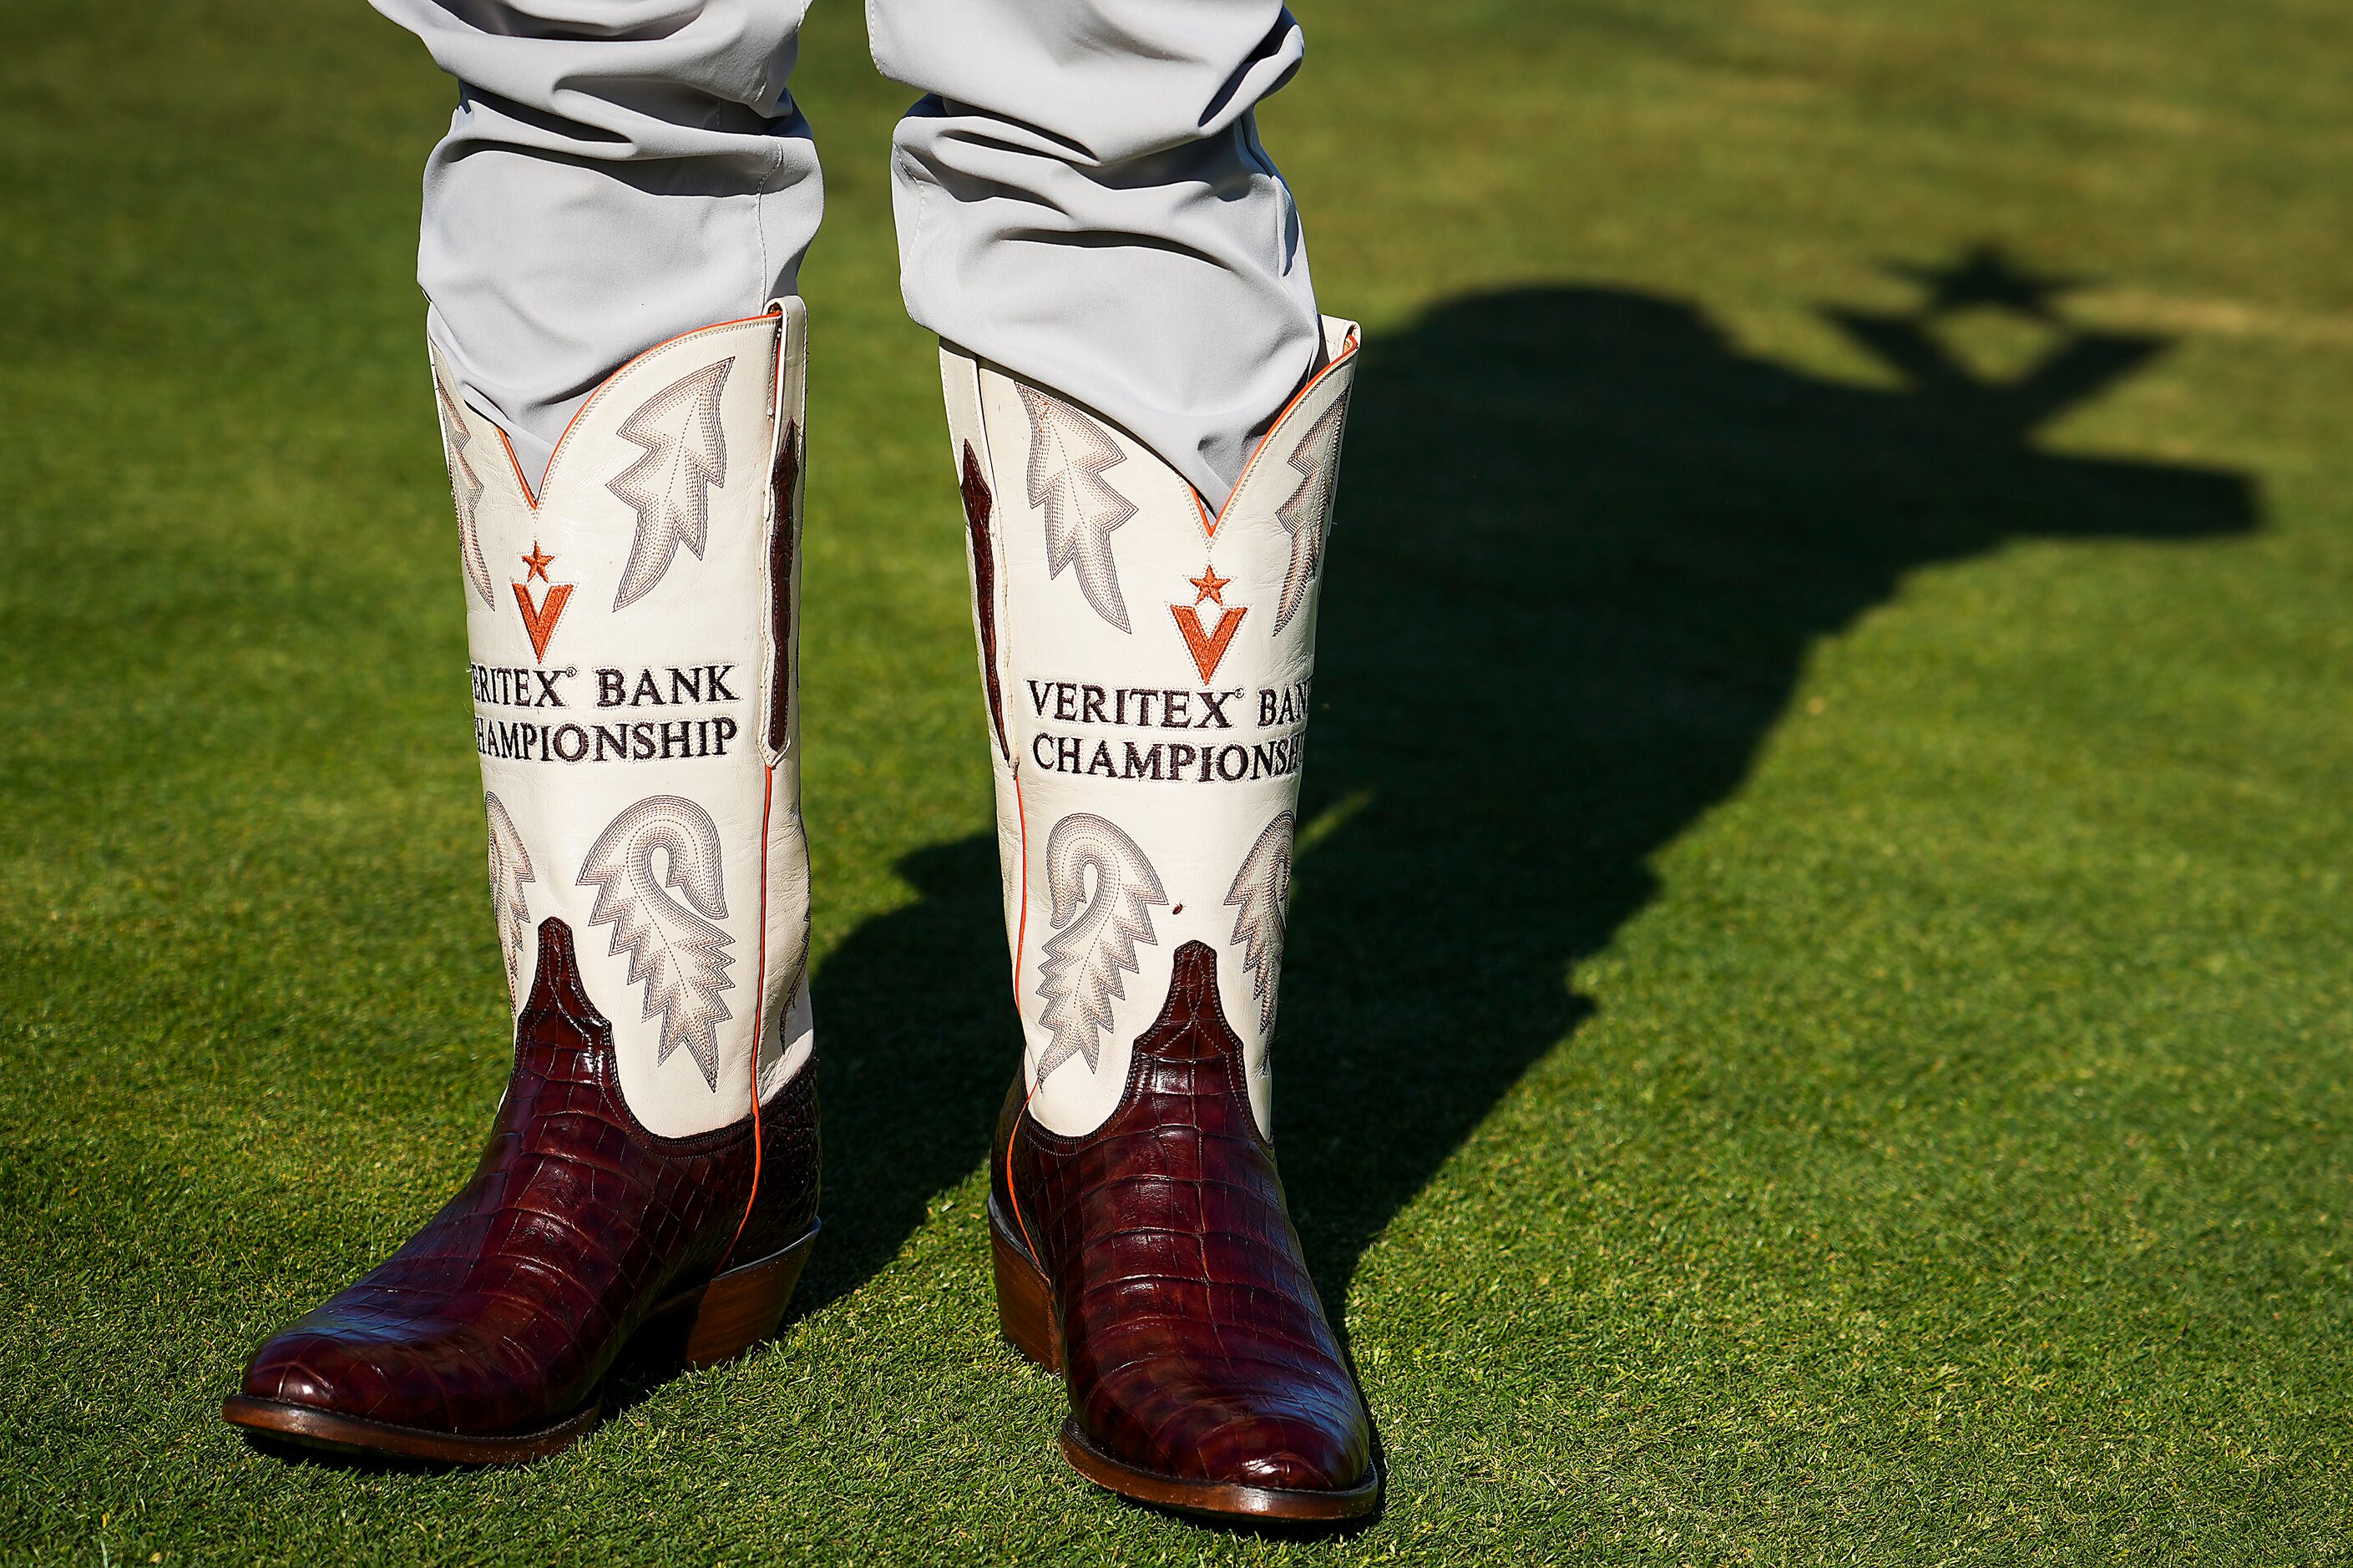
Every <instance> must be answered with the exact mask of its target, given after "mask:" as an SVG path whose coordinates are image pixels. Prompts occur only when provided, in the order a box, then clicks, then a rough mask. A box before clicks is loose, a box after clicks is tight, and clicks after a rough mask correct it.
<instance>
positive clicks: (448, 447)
mask: <svg viewBox="0 0 2353 1568" xmlns="http://www.w3.org/2000/svg"><path fill="white" fill-rule="evenodd" d="M433 396H434V400H435V401H436V402H437V403H438V404H439V405H440V414H441V450H442V454H443V456H444V457H446V458H448V464H449V499H450V500H452V501H453V502H455V503H456V504H457V508H458V544H459V556H460V557H461V558H462V559H463V560H464V562H465V563H466V581H467V582H469V583H470V584H473V588H474V592H475V593H477V594H479V595H481V596H482V603H483V604H485V605H494V601H493V600H492V598H491V563H489V562H488V561H486V560H484V559H483V558H482V534H481V530H480V527H479V526H478V525H477V524H476V523H475V521H474V510H475V508H476V507H477V506H479V505H480V502H481V499H482V481H481V479H480V476H478V475H477V474H476V473H475V472H474V465H473V463H472V462H471V461H470V459H469V458H467V456H466V447H467V446H468V444H469V443H470V442H471V441H472V440H473V438H474V433H473V431H472V430H471V429H470V428H468V427H467V425H466V418H465V416H464V415H462V414H460V413H459V412H458V398H457V395H456V394H454V393H452V392H451V391H450V390H449V384H448V382H446V381H444V380H443V379H442V378H441V371H440V367H439V366H438V365H437V366H436V367H434V371H433ZM494 607H495V606H494Z"/></svg>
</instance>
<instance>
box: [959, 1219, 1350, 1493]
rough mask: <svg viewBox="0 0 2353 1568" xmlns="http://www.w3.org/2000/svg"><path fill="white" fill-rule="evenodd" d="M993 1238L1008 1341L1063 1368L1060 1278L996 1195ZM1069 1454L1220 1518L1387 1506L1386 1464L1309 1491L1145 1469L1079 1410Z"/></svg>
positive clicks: (1106, 1475) (1117, 1488)
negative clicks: (1051, 1275) (1345, 1483)
mask: <svg viewBox="0 0 2353 1568" xmlns="http://www.w3.org/2000/svg"><path fill="white" fill-rule="evenodd" d="M988 1240H989V1251H990V1255H991V1262H992V1263H993V1264H994V1265H995V1268H996V1273H997V1328H998V1330H999V1331H1001V1332H1002V1333H1003V1334H1004V1336H1005V1340H1006V1342H1007V1343H1008V1344H1010V1345H1011V1346H1012V1347H1013V1348H1014V1349H1015V1350H1017V1351H1018V1352H1021V1353H1022V1354H1023V1355H1024V1356H1026V1357H1028V1358H1029V1360H1030V1361H1033V1362H1035V1363H1038V1364H1039V1366H1042V1367H1044V1368H1045V1369H1046V1370H1047V1371H1048V1372H1053V1373H1059V1372H1060V1371H1061V1370H1062V1326H1061V1320H1060V1315H1059V1314H1058V1313H1056V1312H1055V1310H1054V1289H1053V1286H1052V1285H1051V1284H1050V1283H1049V1282H1048V1281H1047V1279H1046V1275H1045V1271H1044V1270H1042V1269H1040V1268H1039V1267H1038V1264H1037V1260H1036V1259H1034V1258H1031V1257H1030V1256H1029V1248H1028V1247H1025V1246H1024V1245H1022V1243H1021V1241H1020V1239H1019V1238H1018V1237H1016V1236H1014V1235H1013V1234H1012V1232H1011V1231H1010V1230H1009V1229H1008V1228H1007V1226H1006V1223H1005V1218H1004V1215H1001V1214H999V1213H998V1212H997V1200H996V1198H995V1197H994V1196H993V1195H992V1196H991V1197H990V1199H989V1201H988ZM1062 1457H1063V1458H1066V1459H1068V1460H1069V1461H1070V1462H1071V1468H1072V1469H1074V1470H1076V1471H1078V1472H1079V1474H1081V1475H1082V1476H1084V1477H1086V1479H1089V1480H1091V1481H1092V1482H1094V1484H1095V1485H1097V1486H1099V1487H1101V1488H1103V1489H1104V1490H1106V1491H1112V1492H1116V1493H1118V1494H1119V1495H1120V1496H1121V1497H1124V1498H1127V1499H1130V1500H1134V1501H1136V1502H1141V1503H1148V1504H1150V1505H1151V1506H1153V1507H1155V1508H1170V1509H1176V1510H1181V1511H1183V1512H1186V1513H1191V1514H1199V1515H1202V1516H1204V1517H1206V1518H1210V1519H1218V1520H1236V1519H1242V1520H1254V1521H1261V1522H1282V1523H1289V1524H1341V1523H1345V1522H1346V1521H1350V1520H1356V1519H1363V1518H1364V1517H1366V1515H1368V1514H1370V1513H1372V1512H1373V1511H1374V1510H1377V1509H1378V1508H1379V1507H1380V1506H1381V1471H1380V1467H1379V1466H1378V1465H1377V1464H1376V1465H1372V1466H1370V1467H1368V1468H1366V1472H1365V1479H1363V1480H1361V1481H1359V1482H1357V1483H1356V1485H1355V1486H1353V1487H1350V1488H1348V1489H1346V1490H1345V1491H1302V1490H1297V1489H1292V1488H1287V1487H1253V1486H1244V1485H1242V1484H1240V1483H1239V1482H1235V1481H1204V1480H1195V1479H1191V1478H1189V1477H1185V1476H1170V1475H1163V1474H1160V1473H1159V1472H1157V1471H1154V1470H1145V1469H1138V1468H1136V1467H1135V1466H1134V1465H1131V1464H1128V1463H1127V1462H1125V1461H1124V1460H1122V1459H1114V1458H1112V1457H1111V1456H1110V1455H1109V1454H1106V1453H1104V1452H1103V1450H1102V1449H1100V1448H1098V1447H1095V1446H1094V1445H1093V1443H1092V1442H1091V1441H1089V1440H1088V1437H1087V1436H1086V1433H1085V1432H1084V1430H1083V1429H1082V1428H1081V1426H1079V1418H1078V1415H1077V1414H1076V1413H1075V1412H1074V1413H1072V1415H1071V1417H1070V1419H1069V1420H1067V1421H1065V1422H1064V1423H1063V1424H1062Z"/></svg>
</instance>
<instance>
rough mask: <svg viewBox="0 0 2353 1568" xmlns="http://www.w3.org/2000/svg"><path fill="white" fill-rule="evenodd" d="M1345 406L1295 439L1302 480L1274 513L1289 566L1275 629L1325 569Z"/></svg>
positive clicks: (1295, 463)
mask: <svg viewBox="0 0 2353 1568" xmlns="http://www.w3.org/2000/svg"><path fill="white" fill-rule="evenodd" d="M1347 414H1348V400H1347V399H1346V398H1345V397H1342V398H1337V399H1335V400H1334V402H1333V404H1332V406H1331V407H1329V408H1327V409H1325V410H1324V412H1323V413H1322V414H1321V415H1319V416H1317V417H1316V420H1315V423H1314V424H1313V425H1310V426H1308V427H1307V428H1306V429H1305V430H1303V431H1302V432H1301V433H1300V437H1299V445H1298V446H1296V447H1293V448H1292V450H1291V466H1292V468H1294V469H1296V470H1297V471H1298V472H1299V474H1300V475H1301V478H1300V480H1299V488H1298V489H1295V490H1293V491H1292V492H1291V499H1290V500H1287V501H1284V502H1283V503H1282V505H1281V506H1280V507H1278V508H1276V509H1275V513H1274V515H1275V521H1278V522H1280V523H1282V526H1283V528H1284V529H1285V530H1286V531H1288V532H1289V533H1290V535H1291V565H1290V566H1289V568H1288V569H1286V570H1285V571H1284V573H1283V574H1282V598H1281V600H1280V601H1278V602H1277V604H1276V605H1275V608H1274V629H1275V630H1276V631H1281V630H1282V628H1283V627H1284V626H1288V625H1290V624H1291V617H1292V616H1294V615H1297V614H1298V613H1299V606H1300V605H1302V604H1303V603H1304V602H1305V601H1306V598H1307V584H1309V583H1311V582H1313V581H1314V577H1315V574H1316V573H1318V572H1320V571H1322V570H1323V568H1324V535H1325V533H1326V532H1327V531H1329V528H1330V525H1331V511H1332V477H1333V476H1332V469H1333V467H1334V465H1335V463H1336V462H1337V461H1338V459H1339V457H1340V430H1341V424H1342V421H1344V420H1345V418H1346V417H1347Z"/></svg>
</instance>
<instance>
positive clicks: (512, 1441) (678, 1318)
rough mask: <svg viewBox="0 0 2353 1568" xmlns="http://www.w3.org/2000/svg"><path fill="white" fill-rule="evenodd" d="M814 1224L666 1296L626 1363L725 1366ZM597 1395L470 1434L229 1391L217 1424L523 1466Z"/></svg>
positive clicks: (769, 1304) (317, 1441)
mask: <svg viewBox="0 0 2353 1568" xmlns="http://www.w3.org/2000/svg"><path fill="white" fill-rule="evenodd" d="M817 1236H818V1226H814V1225H813V1226H810V1227H809V1229H808V1234H807V1235H806V1236H804V1237H801V1238H800V1239H799V1240H798V1241H796V1242H794V1243H793V1244H792V1245H791V1246H789V1247H785V1248H784V1249H783V1250H782V1251H779V1252H775V1253H771V1254H770V1255H769V1256H767V1257H765V1258H760V1259H758V1260H757V1261H756V1262H752V1263H746V1264H744V1265H743V1266H741V1267H740V1268H730V1269H728V1270H726V1271H725V1272H724V1273H722V1274H717V1275H713V1276H712V1278H711V1279H710V1280H709V1281H707V1282H706V1283H704V1284H702V1285H700V1286H697V1287H696V1288H694V1289H691V1290H683V1291H681V1292H680V1293H679V1294H677V1295H675V1296H672V1297H671V1298H670V1299H669V1300H666V1301H664V1302H662V1303H661V1305H659V1306H658V1307H656V1308H655V1309H654V1310H653V1312H652V1314H651V1315H650V1316H649V1317H648V1318H647V1319H646V1321H645V1322H644V1323H643V1324H642V1325H640V1326H639V1328H638V1331H637V1333H636V1334H634V1335H633V1336H631V1338H630V1341H629V1343H628V1347H627V1348H626V1349H625V1350H624V1351H623V1352H622V1356H623V1358H625V1359H630V1358H635V1357H637V1356H638V1355H639V1354H641V1353H642V1352H644V1351H645V1349H646V1347H647V1346H648V1345H649V1344H651V1345H654V1346H658V1347H659V1349H660V1351H661V1352H663V1359H665V1360H667V1361H668V1362H669V1363H670V1364H672V1365H674V1366H676V1367H677V1368H678V1369H679V1370H681V1371H692V1370H695V1369H697V1368H701V1367H706V1366H715V1365H717V1364H718V1363H721V1362H724V1361H732V1360H733V1359H734V1358H735V1357H736V1356H739V1355H741V1354H743V1353H744V1352H745V1351H747V1350H749V1349H751V1348H752V1347H753V1346H754V1345H755V1344H757V1343H759V1342H761V1341H762V1340H764V1339H766V1338H767V1337H768V1336H769V1335H770V1334H772V1333H774V1332H776V1324H777V1323H778V1322H779V1321H782V1320H783V1318H784V1315H785V1308H786V1306H787V1305H789V1304H790V1302H791V1301H792V1298H793V1288H794V1287H795V1286H796V1285H797V1284H799V1283H800V1277H801V1269H802V1268H803V1266H805V1265H806V1264H807V1262H808V1256H809V1251H810V1249H811V1248H812V1247H815V1246H816V1244H817ZM604 1415H605V1400H604V1394H603V1393H602V1392H601V1391H599V1392H598V1393H597V1394H595V1395H593V1396H592V1397H591V1398H590V1399H589V1401H588V1403H587V1404H586V1405H582V1406H581V1407H580V1408H579V1409H578V1410H575V1411H574V1412H573V1413H572V1414H571V1415H566V1416H565V1417H563V1418H562V1419H561V1420H558V1421H556V1422H554V1423H553V1424H552V1425H550V1426H543V1427H541V1428H540V1429H539V1430H537V1431H535V1432H520V1433H501V1434H497V1435H493V1436H475V1435H472V1434H469V1433H460V1432H437V1431H433V1430H431V1429H430V1428H427V1427H422V1426H393V1425H390V1424H389V1423H386V1422H382V1421H370V1420H367V1419H365V1418H364V1417H362V1416H357V1415H340V1414H338V1413H336V1412H334V1411H332V1410H322V1409H321V1408H319V1407H318V1406H317V1405H297V1404H293V1403H291V1402H290V1401H287V1400H282V1399H263V1398H259V1397H257V1396H255V1395H253V1394H230V1395H229V1396H228V1398H227V1399H226V1400H224V1401H223V1402H222V1403H221V1419H222V1420H224V1421H226V1422H227V1423H228V1424H229V1425H230V1426H237V1427H242V1428H244V1429H245V1430H246V1431H248V1432H258V1433H260V1434H261V1435H263V1436H269V1437H274V1438H277V1439H279V1440H280V1441H281V1442H290V1443H299V1444H301V1445H303V1446H304V1447H313V1448H325V1449H329V1450H332V1451H333V1452H336V1453H344V1454H364V1455H371V1456H376V1457H387V1458H402V1459H417V1460H422V1461H424V1462H426V1463H428V1464H449V1465H522V1464H529V1463H530V1462H531V1461H533V1460H534V1459H544V1458H547V1457H548V1456H549V1455H551V1454H559V1453H562V1452H563V1451H564V1450H565V1449H566V1448H569V1447H572V1445H573V1444H575V1443H576V1442H578V1441H579V1440H580V1439H581V1438H582V1437H584V1436H587V1434H588V1433H589V1432H590V1431H592V1430H593V1429H594V1428H595V1427H596V1424H597V1422H598V1421H600V1420H602V1419H603V1418H604Z"/></svg>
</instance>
